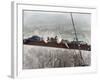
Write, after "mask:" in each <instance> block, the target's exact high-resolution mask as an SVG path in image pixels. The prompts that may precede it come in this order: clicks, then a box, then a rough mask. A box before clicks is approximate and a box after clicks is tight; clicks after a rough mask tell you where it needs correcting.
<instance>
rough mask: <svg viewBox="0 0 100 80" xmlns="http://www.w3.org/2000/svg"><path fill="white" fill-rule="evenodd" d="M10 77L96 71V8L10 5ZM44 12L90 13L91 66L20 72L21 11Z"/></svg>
mask: <svg viewBox="0 0 100 80" xmlns="http://www.w3.org/2000/svg"><path fill="white" fill-rule="evenodd" d="M12 7H13V8H12V15H13V18H12V32H13V35H12V38H13V45H12V48H13V50H12V71H11V72H12V74H11V75H12V77H13V78H16V77H17V78H18V77H19V78H23V77H24V78H25V77H35V76H37V77H39V76H47V75H56V74H58V75H62V74H70V73H86V72H95V71H96V62H97V61H96V54H97V53H96V52H95V50H96V45H95V44H96V42H95V40H93V39H94V38H95V35H96V33H95V31H96V8H86V7H68V6H67V7H66V6H54V5H36V4H33V5H32V4H25V3H15V2H13V3H12ZM23 9H25V10H45V11H60V12H80V13H91V35H92V36H91V43H92V44H91V46H92V51H91V66H90V67H71V68H57V69H33V70H22V10H23Z"/></svg>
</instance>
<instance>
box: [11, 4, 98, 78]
mask: <svg viewBox="0 0 100 80" xmlns="http://www.w3.org/2000/svg"><path fill="white" fill-rule="evenodd" d="M11 8H12V10H11V15H12V18H11V19H12V20H11V22H12V23H11V25H12V35H11V36H12V54H11V58H12V59H11V63H12V64H11V76H12V77H13V78H20V77H22V78H23V77H34V76H46V75H57V74H58V75H61V74H73V73H74V74H75V73H89V72H95V71H96V62H97V61H96V54H97V53H96V52H95V49H96V47H95V42H94V41H93V38H95V32H94V31H95V27H96V8H92V7H74V6H59V5H41V4H29V3H28V4H27V3H20V2H12V5H11ZM78 14H86V15H82V16H83V17H82V16H80V15H78ZM87 14H89V16H90V15H91V16H90V17H87ZM30 15H31V16H30ZM59 16H60V17H59ZM73 16H74V17H73ZM75 16H76V18H75ZM32 17H33V18H32ZM65 17H67V18H69V19H68V20H67V19H66V18H65ZM85 17H86V18H85ZM60 19H61V20H60ZM39 20H40V21H39ZM74 20H76V21H75V22H74ZM82 20H84V21H82ZM61 21H62V22H61ZM66 21H67V24H69V26H70V25H72V28H71V26H70V27H67V28H66V27H63V26H67V25H66V23H63V22H66ZM88 21H89V22H88ZM81 22H82V24H81ZM33 23H34V24H35V26H37V25H39V26H40V27H39V26H38V28H37V27H36V28H35V27H30V26H31V25H30V24H32V26H33V25H34V24H33ZM40 23H41V24H40ZM47 23H48V24H49V25H47ZM55 23H56V24H55ZM75 23H76V25H77V26H80V25H81V26H82V27H80V29H79V27H77V30H75ZM79 23H80V25H78V24H79ZM51 24H52V25H51ZM62 24H64V25H62ZM26 25H28V26H29V27H25V26H26ZM42 25H43V26H42ZM44 25H46V27H44ZM56 25H57V26H56ZM59 25H61V26H62V27H61V26H60V27H58V26H59ZM83 25H84V26H83ZM87 25H88V26H90V28H87V27H88V26H87ZM47 26H48V27H47ZM85 26H86V27H85ZM41 27H42V28H41ZM50 27H52V28H50ZM58 28H59V29H58ZM70 28H71V29H72V30H74V32H72V34H73V36H74V37H75V40H76V41H77V43H78V42H79V40H81V39H82V40H83V38H80V37H78V40H77V34H78V32H76V31H78V30H86V31H87V30H88V29H89V30H88V32H90V35H89V34H87V32H86V31H84V33H86V35H89V40H90V45H91V46H88V48H86V47H85V48H82V47H80V48H79V47H77V45H76V47H74V48H73V46H72V47H71V46H70V43H73V42H75V41H73V42H71V41H72V39H73V38H74V37H72V35H71V34H69V33H70V32H71V31H72V30H71V29H70ZM39 29H41V30H39ZM31 30H32V31H33V32H32V31H31ZM36 30H38V31H36ZM64 30H65V32H66V33H68V34H69V35H68V36H66V35H65V34H63V36H62V34H60V33H62V32H63V31H64ZM67 30H69V32H68V31H67ZM45 31H48V32H49V33H48V32H46V33H45ZM51 31H52V32H54V34H53V33H52V32H51ZM56 31H58V32H56ZM29 32H30V34H29ZM80 32H81V31H80ZM33 34H35V35H37V34H38V35H39V36H41V35H42V38H40V37H37V36H35V37H34V36H32V35H33ZM47 34H48V35H49V38H50V39H49V41H50V42H51V43H50V44H49V43H48V42H49V41H47V40H45V38H44V37H43V35H46V36H47ZM51 34H53V36H54V37H55V36H56V35H57V36H56V37H55V38H53V39H56V38H57V39H58V36H59V34H60V36H61V38H62V39H63V41H65V37H67V38H68V39H69V43H68V44H67V49H68V47H69V49H70V50H72V49H74V50H75V49H78V50H86V51H89V55H90V54H91V55H90V58H89V57H87V58H84V60H86V59H87V61H88V59H89V61H90V62H89V61H88V62H87V61H86V63H87V64H86V65H88V66H86V65H85V66H84V64H83V65H80V64H81V63H80V64H78V66H77V65H76V66H75V64H74V65H73V64H70V62H69V61H68V64H69V65H66V64H67V63H66V64H65V66H68V67H63V65H64V63H62V61H61V66H60V67H59V65H60V64H59V62H58V63H57V64H54V60H55V59H58V58H55V57H54V55H53V59H52V61H51V66H50V65H49V67H48V65H45V63H43V66H42V67H41V65H42V64H41V63H40V64H39V65H40V66H39V67H37V66H38V65H37V64H36V65H37V66H35V67H34V66H33V65H32V62H29V61H28V62H27V60H28V59H27V58H25V57H26V56H25V57H23V56H24V55H25V54H24V52H25V51H26V50H27V49H26V46H23V45H24V44H25V45H27V44H28V45H31V46H32V45H35V46H34V47H31V49H34V48H35V47H38V46H39V48H37V51H38V50H40V48H41V47H43V49H46V48H47V47H48V48H49V50H50V49H51V47H52V48H53V49H55V47H56V49H57V50H58V53H59V50H60V49H61V48H64V49H65V47H64V46H63V45H62V44H60V43H61V41H60V43H59V39H58V44H55V45H54V43H53V44H52V40H51V37H52V36H50V35H51ZM27 35H28V38H26V37H27ZM30 35H31V36H32V37H30ZM70 35H71V37H70ZM24 37H25V38H24ZM33 37H34V39H33ZM87 38H88V37H87ZM38 39H39V42H40V40H41V39H42V40H43V41H44V43H39V42H38V44H37V43H36V42H31V41H34V40H38ZM46 39H47V38H46ZM27 40H28V41H29V42H28V43H27ZM70 40H71V41H70ZM84 40H85V39H84ZM46 41H47V42H46ZM87 42H88V41H87ZM56 43H57V42H56ZM77 43H76V44H77ZM51 44H52V45H51ZM74 44H75V43H74ZM41 45H42V46H41ZM80 45H81V43H80ZM86 45H88V44H86ZM65 46H66V44H65ZM57 50H56V52H57ZM46 51H48V50H47V49H46V50H45V51H44V52H46ZM33 52H34V54H35V52H36V50H33ZM41 52H42V50H41ZM52 52H54V51H52ZM69 52H70V51H69ZM71 52H73V51H71ZM46 53H48V52H46ZM58 53H56V54H58ZM60 53H63V52H60ZM67 53H68V52H67ZM41 54H42V53H41ZM52 54H53V53H52ZM70 54H71V53H70ZM84 54H85V53H84ZM86 54H88V52H86ZM43 55H44V54H43ZM72 55H73V54H72ZM31 56H32V55H31ZM38 56H39V55H38ZM58 56H59V55H58ZM64 56H65V55H64ZM67 56H68V55H67ZM32 57H34V55H33V56H32ZM46 57H48V55H47V56H46ZM72 57H73V56H71V58H72ZM43 58H45V57H43ZM69 58H70V57H68V59H69ZM24 59H25V60H26V61H25V60H24ZM62 59H63V58H62ZM62 59H61V60H62ZM32 60H33V59H32ZM35 60H36V58H35V57H34V60H33V61H35ZM41 60H42V59H41ZM41 60H40V61H41ZM47 60H48V59H46V61H47ZM64 60H66V59H64ZM73 61H74V60H73ZM26 62H27V63H26ZM37 63H38V62H37ZM30 64H31V65H30ZM33 64H34V63H33ZM29 65H30V66H29ZM44 65H45V66H44ZM55 66H56V67H55ZM70 66H71V67H70ZM51 67H53V68H51ZM54 67H55V68H54ZM58 67H59V68H58ZM39 68H41V69H39ZM44 68H45V69H44Z"/></svg>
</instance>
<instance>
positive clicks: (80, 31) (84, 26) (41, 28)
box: [23, 11, 91, 44]
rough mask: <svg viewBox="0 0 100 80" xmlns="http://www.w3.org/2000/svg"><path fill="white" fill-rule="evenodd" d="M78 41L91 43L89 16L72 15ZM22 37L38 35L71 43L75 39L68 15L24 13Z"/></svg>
mask: <svg viewBox="0 0 100 80" xmlns="http://www.w3.org/2000/svg"><path fill="white" fill-rule="evenodd" d="M72 15H73V19H74V23H75V27H76V31H77V35H78V38H79V40H82V41H85V42H87V43H89V44H90V43H91V14H82V13H81V14H79V13H72ZM23 24H24V26H23V35H24V38H25V37H29V36H32V35H39V36H42V37H48V36H49V37H54V36H56V35H58V36H60V37H61V38H63V39H67V40H69V41H72V40H73V39H74V37H75V35H74V29H73V25H72V20H71V16H70V13H60V12H59V13H58V12H40V11H24V23H23Z"/></svg>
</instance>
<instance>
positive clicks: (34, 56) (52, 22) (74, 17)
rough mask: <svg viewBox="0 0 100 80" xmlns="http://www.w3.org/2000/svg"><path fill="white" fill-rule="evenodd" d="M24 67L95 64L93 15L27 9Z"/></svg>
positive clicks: (25, 14) (25, 12)
mask: <svg viewBox="0 0 100 80" xmlns="http://www.w3.org/2000/svg"><path fill="white" fill-rule="evenodd" d="M22 22H23V23H22V24H23V26H22V34H23V38H22V39H23V53H22V57H23V60H22V67H23V69H43V68H67V67H86V66H91V14H90V13H82V12H60V11H45V10H44V11H43V10H23V12H22Z"/></svg>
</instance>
